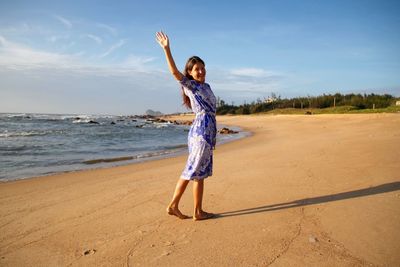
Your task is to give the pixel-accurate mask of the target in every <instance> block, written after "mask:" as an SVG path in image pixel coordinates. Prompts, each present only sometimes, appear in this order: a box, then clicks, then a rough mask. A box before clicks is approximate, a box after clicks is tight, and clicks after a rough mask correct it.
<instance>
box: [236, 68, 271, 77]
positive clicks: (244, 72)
mask: <svg viewBox="0 0 400 267" xmlns="http://www.w3.org/2000/svg"><path fill="white" fill-rule="evenodd" d="M230 73H231V75H235V76H247V77H255V78H259V77H268V76H276V75H277V73H275V72H271V71H267V70H264V69H258V68H241V69H234V70H231V71H230Z"/></svg>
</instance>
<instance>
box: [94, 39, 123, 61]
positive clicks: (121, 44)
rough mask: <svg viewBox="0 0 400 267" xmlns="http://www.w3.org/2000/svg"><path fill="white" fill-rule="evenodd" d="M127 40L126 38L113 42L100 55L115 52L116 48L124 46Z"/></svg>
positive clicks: (104, 55)
mask: <svg viewBox="0 0 400 267" xmlns="http://www.w3.org/2000/svg"><path fill="white" fill-rule="evenodd" d="M125 43H126V42H125V41H124V40H119V41H118V43H115V44H113V45H112V46H111V47H110V48H109V49H108V50H107V51H106V52H104V53H103V54H101V55H100V56H99V57H100V58H103V57H106V56H108V55H109V54H111V53H112V52H114V51H115V50H116V49H118V48H120V47H121V46H123V45H124V44H125Z"/></svg>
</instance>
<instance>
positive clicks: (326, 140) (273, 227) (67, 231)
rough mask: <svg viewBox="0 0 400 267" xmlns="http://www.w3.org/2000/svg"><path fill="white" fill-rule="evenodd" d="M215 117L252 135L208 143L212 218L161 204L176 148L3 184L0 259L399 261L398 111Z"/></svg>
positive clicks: (187, 204) (177, 162)
mask: <svg viewBox="0 0 400 267" xmlns="http://www.w3.org/2000/svg"><path fill="white" fill-rule="evenodd" d="M218 119H219V121H218V122H219V123H221V124H224V125H228V126H231V125H237V126H239V127H241V129H243V130H245V131H250V132H252V133H253V134H252V136H250V137H248V138H242V139H239V140H237V141H234V142H229V143H226V144H224V145H221V146H218V147H217V149H216V150H215V154H214V155H215V166H214V174H213V176H212V177H210V178H208V179H207V180H206V182H205V184H206V185H205V186H206V189H205V195H204V208H205V210H206V211H210V212H213V213H216V214H217V217H216V218H214V219H211V220H206V221H200V222H193V221H192V220H178V219H176V218H175V217H172V216H168V215H167V214H166V212H165V208H166V205H167V204H168V202H169V200H170V197H171V195H172V193H173V189H174V186H175V185H176V181H177V179H178V177H179V174H180V172H181V171H182V168H183V167H184V164H185V161H186V156H185V155H181V156H178V157H173V158H167V159H160V160H152V161H148V162H143V163H139V164H130V165H124V166H118V167H111V168H105V169H94V170H88V171H79V172H73V173H65V174H57V175H53V176H46V177H39V178H40V179H35V178H33V179H26V180H19V181H14V182H10V183H3V184H0V210H1V211H0V225H1V228H2V235H1V236H0V265H1V266H26V265H34V266H50V265H53V266H54V265H55V266H68V265H71V266H99V265H104V266H111V265H118V266H120V265H122V266H177V265H178V266H183V265H188V264H192V265H193V263H194V266H205V265H207V266H234V265H237V264H240V265H251V266H266V265H270V264H272V263H274V264H275V265H278V266H320V265H322V266H370V265H372V266H397V265H399V264H400V256H399V254H398V251H399V249H400V233H399V231H398V227H399V225H400V215H399V214H400V205H399V197H400V179H399V177H398V173H399V171H400V167H399V165H398V158H400V151H399V147H400V114H362V115H358V114H357V115H321V116H304V115H290V116H285V115H275V116H263V115H256V116H226V117H225V116H224V117H222V118H221V117H220V118H218ZM180 208H181V211H182V212H183V213H184V214H188V215H191V214H192V209H193V197H192V195H191V189H190V188H188V189H187V192H186V193H185V194H184V196H183V197H182V200H181V206H180ZM200 250H201V253H193V251H200ZM305 255H306V256H305Z"/></svg>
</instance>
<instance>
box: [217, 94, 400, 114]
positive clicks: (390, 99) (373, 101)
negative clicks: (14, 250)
mask: <svg viewBox="0 0 400 267" xmlns="http://www.w3.org/2000/svg"><path fill="white" fill-rule="evenodd" d="M398 100H399V99H396V98H395V97H394V96H392V95H389V94H384V95H376V94H368V95H367V94H364V95H361V94H347V95H342V94H339V93H336V94H334V95H325V94H324V95H322V96H316V97H297V98H290V99H282V98H280V96H278V97H276V95H274V94H272V96H271V97H269V98H268V99H265V100H264V101H261V100H260V99H257V101H254V102H252V103H250V104H246V103H245V104H243V105H239V106H235V105H233V104H232V105H229V104H226V103H225V101H223V100H221V99H219V98H218V103H217V114H218V115H225V114H257V113H263V114H265V113H266V114H340V113H378V112H391V113H393V112H400V106H396V105H395V104H396V101H398Z"/></svg>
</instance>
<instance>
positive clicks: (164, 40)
mask: <svg viewBox="0 0 400 267" xmlns="http://www.w3.org/2000/svg"><path fill="white" fill-rule="evenodd" d="M156 41H157V42H158V44H159V45H160V46H161V47H162V48H166V47H168V46H169V39H168V36H167V35H166V34H165V33H163V32H157V33H156Z"/></svg>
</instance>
